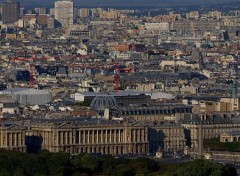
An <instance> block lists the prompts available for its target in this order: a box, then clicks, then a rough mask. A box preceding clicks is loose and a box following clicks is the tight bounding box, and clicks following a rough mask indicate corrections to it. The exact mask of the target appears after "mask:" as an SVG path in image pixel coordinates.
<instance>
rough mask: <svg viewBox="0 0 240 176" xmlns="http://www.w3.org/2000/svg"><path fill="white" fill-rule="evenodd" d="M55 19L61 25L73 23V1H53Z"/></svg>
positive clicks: (67, 25)
mask: <svg viewBox="0 0 240 176" xmlns="http://www.w3.org/2000/svg"><path fill="white" fill-rule="evenodd" d="M55 19H56V20H57V21H58V22H59V23H60V24H61V26H62V27H69V26H71V25H73V2H72V1H71V0H69V1H67V0H63V1H57V2H55Z"/></svg>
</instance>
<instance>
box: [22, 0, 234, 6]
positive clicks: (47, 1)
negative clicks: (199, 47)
mask: <svg viewBox="0 0 240 176" xmlns="http://www.w3.org/2000/svg"><path fill="white" fill-rule="evenodd" d="M55 1H56V0H41V1H40V0H20V2H21V3H22V5H24V6H34V5H38V6H53V4H54V2H55ZM238 1H239V0H208V1H206V0H205V3H207V4H220V3H230V2H238ZM73 2H74V3H75V5H76V6H80V5H83V6H179V5H200V4H201V3H202V1H199V0H180V1H179V0H150V1H145V0H131V1H129V0H122V1H118V0H101V1H99V0H81V1H79V0H74V1H73Z"/></svg>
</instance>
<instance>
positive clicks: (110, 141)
mask: <svg viewBox="0 0 240 176" xmlns="http://www.w3.org/2000/svg"><path fill="white" fill-rule="evenodd" d="M112 142H113V141H112V130H110V140H109V143H112Z"/></svg>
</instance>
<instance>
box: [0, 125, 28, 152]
mask: <svg viewBox="0 0 240 176" xmlns="http://www.w3.org/2000/svg"><path fill="white" fill-rule="evenodd" d="M25 134H26V128H25V127H24V126H21V125H17V124H14V123H1V124H0V148H1V149H6V150H18V151H21V152H25V151H26V149H27V148H26V144H25Z"/></svg>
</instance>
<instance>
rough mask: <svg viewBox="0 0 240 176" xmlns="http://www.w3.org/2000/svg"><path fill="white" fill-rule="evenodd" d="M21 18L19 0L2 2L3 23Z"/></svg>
mask: <svg viewBox="0 0 240 176" xmlns="http://www.w3.org/2000/svg"><path fill="white" fill-rule="evenodd" d="M19 18H20V3H19V1H17V0H4V1H3V2H2V21H3V24H9V23H14V22H16V21H17V20H18V19H19Z"/></svg>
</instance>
